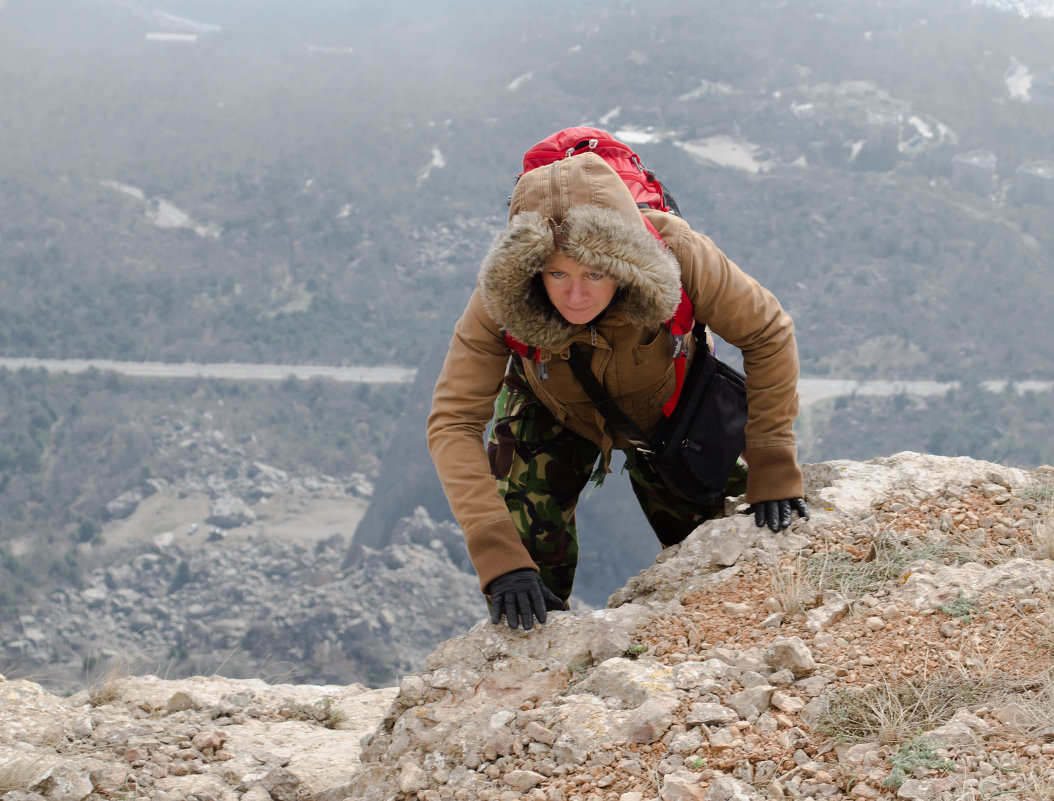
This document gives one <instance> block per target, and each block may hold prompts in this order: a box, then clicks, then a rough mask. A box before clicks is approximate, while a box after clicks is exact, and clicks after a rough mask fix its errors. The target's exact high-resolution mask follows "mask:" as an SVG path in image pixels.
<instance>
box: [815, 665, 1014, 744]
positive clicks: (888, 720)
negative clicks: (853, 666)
mask: <svg viewBox="0 0 1054 801" xmlns="http://www.w3.org/2000/svg"><path fill="white" fill-rule="evenodd" d="M1007 693H1008V688H1007V686H1006V682H1005V681H1000V680H998V679H992V680H987V679H978V680H974V681H970V682H964V681H963V677H962V675H960V674H957V673H954V672H949V673H946V674H943V675H940V676H931V677H928V678H912V679H904V680H902V681H899V682H896V683H891V682H883V683H882V684H876V685H871V686H868V687H864V688H846V689H840V690H836V691H835V692H834V693H832V694H831V698H830V704H829V706H828V710H827V712H826V714H825V715H824V716H823V718H822V719H821V721H820V724H819V727H818V731H819V733H820V734H822V735H823V736H825V737H827V738H829V739H831V740H835V741H837V742H850V743H875V742H877V743H882V744H886V745H889V744H902V743H907V742H910V741H911V740H912V738H913V737H915V736H916V735H917V733H918V732H920V731H923V732H924V731H929V730H930V729H934V728H936V727H937V726H940V725H941V724H943V723H946V722H947V721H949V720H950V719H951V718H952V716H953V715H954V714H955V713H956V712H957V711H958V710H959V709H961V708H963V707H966V708H968V709H972V708H976V707H978V706H982V705H984V704H986V703H990V702H992V701H993V700H994V699H997V698H998V699H1005V698H1006V697H1007Z"/></svg>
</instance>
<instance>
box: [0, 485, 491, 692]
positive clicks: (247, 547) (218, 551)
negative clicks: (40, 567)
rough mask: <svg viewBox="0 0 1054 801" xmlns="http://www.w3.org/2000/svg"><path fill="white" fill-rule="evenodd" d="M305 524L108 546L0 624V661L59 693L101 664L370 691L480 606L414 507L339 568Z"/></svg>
mask: <svg viewBox="0 0 1054 801" xmlns="http://www.w3.org/2000/svg"><path fill="white" fill-rule="evenodd" d="M300 497H302V498H310V496H308V495H301V496H300ZM323 500H325V499H323ZM314 503H316V504H317V499H316V500H315V501H314ZM159 508H160V507H155V508H154V512H151V514H152V515H153V514H155V512H156V510H157V509H159ZM317 530H318V529H317V528H316V527H315V526H314V525H312V524H311V523H310V522H306V523H304V524H303V525H302V526H301V527H300V528H299V529H298V536H299V537H300V539H286V540H284V539H272V538H269V537H267V536H265V535H264V534H260V533H252V532H250V533H248V534H246V533H245V532H243V531H241V530H240V529H238V530H236V533H235V534H234V535H231V536H223V535H215V540H214V541H210V540H209V538H208V535H207V534H206V533H205V532H203V531H200V530H199V531H197V532H195V534H194V537H196V538H197V540H196V541H195V539H194V537H188V536H187V534H186V532H185V531H183V530H180V531H178V532H172V531H166V532H162V533H161V534H158V535H156V536H154V537H152V538H151V539H149V540H148V541H147V542H146V543H143V544H141V545H138V546H126V547H125V548H124V549H122V550H120V551H114V552H112V555H111V558H110V559H109V560H107V561H104V560H102V559H100V561H101V562H103V563H102V564H101V565H100V566H99V567H97V568H95V569H94V570H92V571H90V572H89V573H88V574H87V576H86V581H85V586H83V587H82V588H80V589H76V588H67V589H58V590H55V591H53V592H51V593H50V594H49V596H48V598H47V599H46V602H45V603H42V604H39V605H37V606H35V607H34V608H32V610H27V611H25V612H23V613H22V614H21V615H20V616H19V617H18V619H16V620H12V621H5V622H3V623H0V669H3V671H4V672H5V673H7V674H8V675H20V676H24V675H32V676H34V677H36V680H37V681H38V682H40V683H41V684H43V685H45V686H47V687H48V688H49V689H51V690H52V691H54V692H57V693H60V694H61V693H68V692H73V691H76V690H78V689H81V688H82V687H83V686H84V684H85V682H88V683H90V682H92V681H93V680H95V679H96V678H98V676H99V675H100V674H105V673H106V672H108V671H109V670H110V669H111V668H112V667H113V666H114V665H121V666H122V669H124V670H126V671H128V672H130V673H144V672H150V673H156V674H158V675H164V676H168V677H172V678H177V677H182V676H189V675H195V674H204V675H211V674H212V673H220V674H222V675H225V676H229V677H235V678H249V677H264V678H267V679H268V680H270V681H301V682H310V683H316V684H350V683H353V682H360V683H363V684H366V685H369V686H373V687H377V686H383V685H390V684H391V683H392V682H394V681H396V680H397V678H398V677H399V676H401V675H403V674H405V673H407V672H411V671H415V670H420V669H422V668H423V667H424V664H425V659H426V657H427V656H428V654H429V653H430V652H431V651H432V649H433V648H435V646H436V644H437V643H439V642H441V641H442V640H444V639H446V638H447V637H451V636H453V635H455V634H457V633H460V632H462V631H465V630H466V629H468V628H469V627H470V626H471V625H472V624H473V623H475V622H476V621H477V620H478V619H479V618H480V617H481V616H482V615H483V614H484V612H485V606H484V604H483V601H482V599H481V597H480V593H479V585H478V582H477V580H476V577H475V575H474V574H473V573H472V572H471V564H470V563H469V561H468V555H467V552H466V550H465V547H464V542H463V539H462V537H461V534H460V532H459V531H458V530H457V529H455V528H454V527H453V526H451V525H449V524H442V523H439V524H437V523H435V522H433V521H432V520H431V519H430V518H429V517H428V516H427V514H425V513H424V512H423V510H422V511H419V512H418V513H417V514H416V515H415V516H414V517H412V518H407V519H404V520H403V521H402V522H401V524H400V526H399V527H398V528H397V530H396V531H395V532H393V538H392V542H391V544H390V545H388V546H386V547H385V548H383V549H381V550H370V549H364V550H363V551H362V552H361V553H359V555H358V559H357V560H356V561H355V562H354V564H350V565H347V566H345V564H344V562H345V559H346V556H347V540H346V539H345V538H344V537H343V536H341V535H340V534H334V535H331V536H329V537H328V538H326V539H312V538H311V536H312V535H313V534H314V533H315V532H316V531H317Z"/></svg>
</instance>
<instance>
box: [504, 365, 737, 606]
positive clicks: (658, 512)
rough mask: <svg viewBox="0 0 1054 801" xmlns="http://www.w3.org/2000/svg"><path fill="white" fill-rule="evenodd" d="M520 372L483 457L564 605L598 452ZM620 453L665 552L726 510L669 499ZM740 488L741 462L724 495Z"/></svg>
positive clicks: (515, 370) (509, 383)
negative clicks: (580, 508)
mask: <svg viewBox="0 0 1054 801" xmlns="http://www.w3.org/2000/svg"><path fill="white" fill-rule="evenodd" d="M522 371H523V365H522V362H521V361H520V359H519V358H518V357H514V358H513V362H512V366H511V367H510V370H509V373H508V375H506V377H505V383H504V385H503V386H502V389H501V393H500V394H499V395H498V400H497V403H496V404H495V409H496V413H495V420H494V425H493V427H492V429H491V433H490V438H489V440H488V442H487V455H488V457H489V459H490V469H491V473H492V474H493V475H494V477H495V479H496V480H497V483H498V492H499V493H500V495H501V496H502V498H503V499H504V500H505V505H506V506H507V507H508V509H509V514H510V515H511V516H512V520H513V523H514V524H515V525H516V530H517V531H518V532H519V534H520V539H521V540H522V541H523V544H524V546H525V547H526V548H527V551H528V553H530V555H531V558H532V559H533V560H534V562H535V564H536V565H537V566H538V569H539V571H540V572H541V576H542V580H543V581H544V582H545V584H546V586H548V587H549V589H551V590H552V591H553V592H554V593H556V594H557V595H558V596H559V597H560V598H562V599H563V600H564V601H565V602H566V601H567V599H568V598H569V597H570V595H571V589H572V586H573V584H574V578H575V568H576V567H577V565H578V530H577V527H576V524H575V506H576V505H577V503H578V496H579V495H580V494H581V492H582V490H583V489H585V487H586V484H587V483H588V482H589V481H590V479H591V478H592V479H593V480H594V481H595V482H596V483H597V484H599V483H600V482H601V481H602V479H603V475H604V474H603V473H602V472H595V466H596V464H597V460H598V458H599V457H600V448H599V447H597V446H596V445H594V444H593V443H592V442H590V441H588V440H586V439H584V438H583V437H580V436H579V435H578V434H575V433H574V432H572V431H569V430H568V429H566V428H564V426H562V425H561V424H560V423H559V422H557V420H556V419H555V418H554V417H553V415H552V413H550V412H549V410H548V409H547V408H545V406H543V405H542V404H541V403H540V402H539V401H538V400H537V399H536V398H535V397H534V395H533V394H532V393H531V391H530V389H529V388H528V387H527V384H526V382H525V380H524V379H523V378H522ZM625 453H626V470H627V472H628V473H629V479H630V484H631V486H632V487H633V492H634V494H635V496H636V498H637V501H638V503H640V506H641V509H642V511H643V512H644V516H645V517H646V518H647V520H648V523H649V524H650V525H651V527H652V529H653V530H654V531H655V534H656V536H657V537H658V538H659V542H660V543H661V544H662V546H663V547H664V548H665V547H669V546H670V545H675V544H676V543H678V542H680V541H681V540H683V539H684V538H685V537H687V536H688V535H689V534H690V533H691V532H692V531H694V530H695V528H696V527H697V526H698V525H699V524H700V523H702V522H704V521H706V520H711V519H713V518H715V517H720V516H721V515H722V514H723V513H724V503H723V502H719V503H715V504H710V505H698V504H692V503H690V502H688V501H685V500H683V499H682V498H679V497H678V496H676V495H674V494H673V493H671V492H670V491H669V490H667V489H666V487H665V486H664V485H663V483H662V481H661V479H660V478H659V476H658V475H657V474H656V473H655V472H654V471H653V470H652V469H651V467H650V466H649V465H648V463H647V462H646V461H645V460H644V459H642V458H640V457H639V456H638V455H637V453H636V451H635V450H633V449H629V450H627V451H626V452H625ZM745 489H746V466H745V465H743V464H742V462H740V463H739V464H738V465H737V466H736V470H735V471H734V472H733V475H732V477H731V478H730V479H729V483H728V486H727V488H726V494H728V495H739V494H742V493H743V492H744V491H745Z"/></svg>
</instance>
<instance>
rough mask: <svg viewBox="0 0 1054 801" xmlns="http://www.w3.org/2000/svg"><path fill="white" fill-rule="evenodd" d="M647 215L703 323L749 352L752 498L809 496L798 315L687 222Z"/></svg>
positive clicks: (749, 490) (748, 432)
mask: <svg viewBox="0 0 1054 801" xmlns="http://www.w3.org/2000/svg"><path fill="white" fill-rule="evenodd" d="M647 216H648V218H649V219H650V220H651V221H652V223H653V224H654V225H655V226H656V228H657V229H658V230H659V233H660V235H661V236H662V238H663V240H664V241H665V242H666V243H667V244H668V245H669V246H670V248H671V249H672V250H673V252H674V253H675V254H676V255H677V258H678V260H679V261H680V263H681V277H682V281H683V285H684V289H685V292H686V293H687V294H688V296H689V298H691V300H692V304H693V305H694V307H695V319H696V321H697V322H698V323H703V324H706V325H709V326H710V329H711V330H712V331H713V332H714V333H716V334H718V335H719V336H720V337H721V338H723V339H724V340H725V341H727V342H729V343H730V344H732V345H734V346H735V347H737V348H739V349H740V351H742V353H743V367H744V371H745V372H746V376H747V427H746V452H745V454H744V456H745V459H746V461H747V465H748V468H749V469H748V471H747V493H746V500H747V502H748V503H755V502H758V501H771V500H779V499H782V498H800V497H803V495H804V487H803V480H802V474H801V469H800V468H799V467H798V464H797V448H796V445H795V437H794V421H795V420H796V419H797V417H798V348H797V344H796V342H795V339H794V323H793V321H792V320H791V317H790V315H789V314H787V312H786V311H784V309H783V307H782V306H780V303H779V301H778V300H777V299H776V298H775V296H774V295H773V294H772V293H771V292H769V291H768V290H767V289H765V288H764V287H763V286H761V284H759V283H758V282H757V281H756V280H755V279H754V278H752V277H751V276H749V275H747V274H746V273H745V272H743V271H742V270H741V269H740V268H739V267H737V266H736V265H735V264H734V263H733V262H732V261H731V260H729V259H728V258H727V257H726V256H725V254H724V253H722V252H721V251H720V250H719V249H718V248H717V246H716V245H714V243H713V242H712V241H711V240H710V239H709V238H708V237H706V236H704V235H703V234H700V233H697V232H695V231H693V230H692V229H691V228H690V227H689V226H688V224H687V223H686V222H684V220H682V219H680V218H677V217H673V216H672V215H669V214H663V213H661V212H655V213H654V214H653V213H650V212H649V213H648V214H647Z"/></svg>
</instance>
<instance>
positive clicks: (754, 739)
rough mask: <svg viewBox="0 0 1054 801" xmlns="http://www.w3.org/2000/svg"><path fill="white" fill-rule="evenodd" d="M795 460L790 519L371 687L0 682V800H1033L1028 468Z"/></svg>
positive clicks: (1041, 489) (1050, 584)
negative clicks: (802, 506)
mask: <svg viewBox="0 0 1054 801" xmlns="http://www.w3.org/2000/svg"><path fill="white" fill-rule="evenodd" d="M806 475H807V497H808V500H809V501H810V503H811V505H812V509H813V512H814V513H813V517H812V519H811V520H810V521H808V522H805V521H801V522H796V523H795V525H794V526H793V528H792V530H791V531H790V532H789V533H784V534H782V535H779V536H777V535H773V534H771V533H770V532H768V531H767V530H758V529H756V528H755V527H754V526H753V523H752V521H751V520H750V519H748V518H745V517H742V516H733V517H729V518H726V519H724V520H719V521H714V522H712V523H708V524H706V525H705V526H703V527H701V528H700V529H699V530H698V531H697V532H696V533H694V534H693V535H692V536H691V537H689V538H688V540H686V541H685V542H684V543H682V544H681V545H680V546H677V547H675V548H671V549H669V550H667V551H666V552H664V553H663V554H662V555H661V556H660V558H659V559H658V560H657V562H656V564H655V565H654V566H652V567H650V568H648V569H647V570H645V571H643V572H642V573H641V574H640V575H638V576H636V577H635V578H633V579H632V580H631V581H630V582H629V583H627V585H626V586H625V587H624V588H623V589H622V590H620V591H619V592H617V593H615V595H613V596H612V598H611V602H610V604H609V607H608V608H606V609H603V610H599V611H596V612H568V613H554V614H552V616H551V618H550V621H549V622H548V624H546V625H545V626H542V627H539V628H537V629H536V630H535V631H532V632H529V633H524V632H520V631H510V630H508V629H507V628H505V627H495V626H492V625H491V624H490V623H489V622H480V623H478V624H477V625H475V626H474V627H473V628H472V629H471V630H470V631H469V632H468V633H466V634H462V635H460V636H456V637H454V638H452V639H450V640H448V641H446V642H444V643H443V644H442V645H441V646H440V647H439V648H438V649H436V650H435V651H434V652H433V653H432V654H431V656H430V657H429V658H428V664H427V669H426V670H424V671H422V672H418V673H414V674H411V675H407V676H405V677H404V678H403V679H402V680H401V682H400V683H399V686H398V689H397V691H396V690H386V691H372V692H373V693H375V694H374V695H370V692H371V691H366V690H363V689H362V688H360V687H299V688H298V687H295V686H293V685H275V686H270V685H264V684H263V683H261V682H248V683H238V682H231V681H230V680H226V679H224V680H220V679H195V680H184V681H183V682H163V681H160V680H158V679H154V678H127V679H120V680H114V681H112V682H109V683H104V684H103V687H104V688H105V687H106V686H113V687H114V689H112V690H105V691H103V690H96V691H95V692H94V694H93V693H92V692H84V693H80V694H78V695H75V696H73V697H71V698H69V699H60V698H57V697H56V696H53V695H50V694H47V693H45V692H43V691H42V690H41V689H40V688H39V687H38V686H37V685H34V684H31V683H30V682H26V681H8V682H6V683H0V743H2V744H3V749H4V751H3V752H0V754H2V755H0V787H2V788H4V789H10V792H8V793H7V795H0V798H2V799H3V801H39V799H40V798H48V799H55V800H56V801H57V799H60V798H61V799H73V800H74V801H83V799H103V798H116V797H122V794H123V797H125V798H133V797H142V798H156V799H158V801H169V799H175V798H196V799H201V801H204V800H205V799H235V798H239V797H241V798H249V799H251V801H266V799H267V798H273V799H280V800H284V799H293V798H300V799H310V798H318V799H323V798H324V799H344V798H356V799H360V798H361V799H368V800H371V799H376V800H377V801H380V800H381V799H397V800H398V801H403V799H405V800H406V801H409V799H421V800H422V801H445V799H457V800H459V801H460V800H461V799H483V801H488V800H489V799H493V800H495V801H498V800H500V801H513V799H520V798H527V799H537V801H560V800H561V799H563V801H571V799H583V800H585V799H589V800H602V801H616V800H617V801H636V799H644V798H659V799H663V801H681V800H682V799H708V800H709V801H729V800H730V799H736V800H737V801H752V800H755V799H775V798H796V799H816V800H819V799H843V798H845V799H870V798H894V797H896V798H905V799H918V801H924V800H925V801H960V800H963V801H965V800H966V799H969V800H970V801H974V800H976V801H980V800H981V799H990V798H996V797H999V798H1007V799H1017V801H1026V799H1027V800H1028V801H1047V800H1048V799H1052V798H1054V679H1052V675H1054V674H1052V670H1054V602H1052V595H1054V562H1052V561H1051V556H1052V555H1054V530H1052V520H1051V511H1050V510H1051V491H1052V490H1051V488H1052V486H1054V470H1052V469H1051V468H1041V469H1040V470H1038V471H1035V472H1025V471H1021V470H1015V469H1011V468H1006V467H1001V466H997V465H992V464H988V463H983V462H976V461H972V460H969V459H948V458H940V457H930V456H923V455H919V454H911V453H904V454H898V455H897V456H894V457H890V458H884V459H877V460H873V461H871V462H867V463H856V462H830V463H825V464H821V465H812V466H807V473H806ZM213 682H215V683H216V684H217V686H216V688H215V689H212V683H213ZM384 693H387V695H385V694H384ZM327 699H332V700H328V701H327ZM334 710H336V711H337V712H339V713H340V714H339V715H336V714H333V712H334ZM242 727H249V728H247V729H246V728H242ZM243 732H249V734H246V735H244V736H243ZM363 734H365V737H362V739H361V745H360V744H359V739H358V738H359V737H360V736H361V735H363ZM338 742H340V743H343V745H341V746H339V747H340V748H343V749H344V750H343V751H340V752H339V755H337V752H333V751H327V750H325V749H327V748H331V747H338V746H337V745H336V744H337V743H338ZM360 748H361V752H360ZM283 762H284V764H282V763H283ZM183 771H186V772H185V773H184V772H183ZM187 777H191V778H189V779H188V778H187ZM184 782H186V783H184ZM191 782H194V783H193V784H192V783H191Z"/></svg>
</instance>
